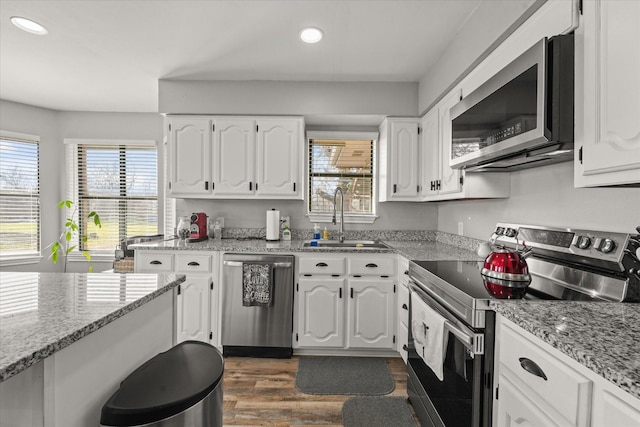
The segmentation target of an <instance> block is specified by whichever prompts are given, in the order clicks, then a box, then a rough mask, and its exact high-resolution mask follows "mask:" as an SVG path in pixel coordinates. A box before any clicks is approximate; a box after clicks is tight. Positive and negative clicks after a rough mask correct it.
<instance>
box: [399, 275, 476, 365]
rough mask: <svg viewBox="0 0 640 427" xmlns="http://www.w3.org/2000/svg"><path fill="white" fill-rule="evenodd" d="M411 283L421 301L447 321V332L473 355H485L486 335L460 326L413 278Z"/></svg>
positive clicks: (445, 326)
mask: <svg viewBox="0 0 640 427" xmlns="http://www.w3.org/2000/svg"><path fill="white" fill-rule="evenodd" d="M409 282H410V283H411V282H412V283H411V286H410V289H411V290H412V291H413V292H415V293H417V294H418V295H419V296H420V299H422V301H424V302H425V303H426V304H427V305H428V306H429V307H431V308H432V309H433V310H435V311H436V312H438V313H439V314H440V315H441V316H442V317H444V318H445V319H446V320H447V321H446V322H445V324H444V328H445V330H446V331H448V332H451V333H452V334H453V335H454V336H455V337H456V338H458V339H459V340H460V341H461V342H462V343H463V344H464V346H465V347H466V348H467V349H468V350H469V351H470V352H471V354H473V355H481V354H484V334H482V333H476V332H473V331H472V330H471V329H469V328H467V327H465V326H462V325H460V324H459V323H460V322H459V321H458V320H457V319H455V318H454V317H453V315H452V314H449V313H445V312H444V311H443V309H442V308H440V307H439V304H438V301H437V300H436V299H435V298H433V297H432V296H431V295H429V294H428V293H427V292H426V291H425V290H424V289H422V288H421V287H420V286H419V285H418V284H417V283H416V281H415V280H414V279H413V278H411V279H409Z"/></svg>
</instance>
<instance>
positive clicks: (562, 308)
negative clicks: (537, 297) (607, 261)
mask: <svg viewBox="0 0 640 427" xmlns="http://www.w3.org/2000/svg"><path fill="white" fill-rule="evenodd" d="M491 308H492V309H494V310H495V311H496V312H498V313H499V314H501V315H502V316H504V317H505V318H507V319H509V320H511V321H512V322H514V323H515V324H516V325H518V326H520V327H521V328H523V329H524V330H526V331H528V332H530V333H532V334H533V335H535V336H536V337H538V338H540V339H542V340H543V341H544V342H546V343H548V344H550V345H551V346H553V347H554V348H556V349H558V350H560V351H561V352H562V353H564V354H566V355H567V356H569V357H571V358H573V359H575V360H576V361H577V362H579V363H580V364H582V365H584V366H586V367H587V368H589V369H591V370H592V371H593V372H595V373H596V374H598V375H600V376H602V377H604V378H605V379H607V380H608V381H610V382H612V383H613V384H615V385H617V386H618V387H620V388H621V389H623V390H624V391H626V392H628V393H630V394H631V395H633V396H634V397H636V398H640V304H634V303H607V302H571V301H507V300H503V301H492V302H491Z"/></svg>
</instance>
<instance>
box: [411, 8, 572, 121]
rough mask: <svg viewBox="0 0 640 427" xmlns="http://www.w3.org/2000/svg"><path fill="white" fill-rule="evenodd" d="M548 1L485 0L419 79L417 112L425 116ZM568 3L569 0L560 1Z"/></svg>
mask: <svg viewBox="0 0 640 427" xmlns="http://www.w3.org/2000/svg"><path fill="white" fill-rule="evenodd" d="M545 1H546V0H511V1H504V0H484V1H482V2H480V3H479V5H478V7H477V9H476V10H475V11H474V12H473V14H472V15H471V16H470V17H469V19H467V21H466V22H465V23H464V25H463V26H462V28H460V31H459V32H458V34H457V35H456V37H455V38H454V39H453V41H452V42H451V43H450V44H449V46H447V48H446V49H445V50H444V53H443V54H442V56H441V57H440V58H438V61H437V62H436V63H435V64H434V65H433V66H432V67H431V68H430V69H429V70H428V71H427V72H426V73H425V75H424V76H423V77H422V78H421V79H420V83H419V89H418V90H419V95H418V111H419V113H420V115H422V114H424V113H425V112H426V111H427V109H428V108H429V106H431V105H432V104H433V103H434V102H435V101H437V100H438V99H439V98H440V96H441V95H442V94H444V93H445V92H446V91H447V88H449V87H450V86H452V85H453V84H454V83H456V82H457V81H458V80H459V78H460V76H462V75H463V74H465V73H466V72H467V71H468V70H469V69H470V68H472V67H473V66H475V65H477V63H478V62H479V60H481V59H482V57H483V56H485V55H486V54H487V53H488V52H487V51H488V50H491V49H493V48H494V47H495V46H496V45H497V44H499V43H500V42H501V41H502V40H504V38H505V37H506V36H507V35H508V34H509V33H511V32H512V31H513V30H515V28H517V27H518V26H519V25H520V24H521V23H522V22H523V21H524V20H525V19H526V17H527V16H529V15H531V14H532V13H533V12H534V11H535V10H536V9H538V8H539V7H540V6H541V5H542V4H543V3H544V2H545ZM560 1H569V0H560Z"/></svg>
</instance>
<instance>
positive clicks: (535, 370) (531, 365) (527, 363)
mask: <svg viewBox="0 0 640 427" xmlns="http://www.w3.org/2000/svg"><path fill="white" fill-rule="evenodd" d="M518 360H520V366H522V369H524V370H525V371H527V372H529V373H530V374H531V375H535V376H536V377H540V378H542V379H543V380H545V381H547V376H546V375H545V374H544V371H543V370H542V369H540V366H538V364H537V363H536V362H534V361H533V360H531V359H527V358H526V357H521V358H520V359H518Z"/></svg>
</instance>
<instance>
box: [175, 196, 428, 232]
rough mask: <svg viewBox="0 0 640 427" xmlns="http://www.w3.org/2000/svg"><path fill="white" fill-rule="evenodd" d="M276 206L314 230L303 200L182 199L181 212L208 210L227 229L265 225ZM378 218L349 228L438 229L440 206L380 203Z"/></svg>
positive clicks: (294, 225)
mask: <svg viewBox="0 0 640 427" xmlns="http://www.w3.org/2000/svg"><path fill="white" fill-rule="evenodd" d="M272 208H275V209H278V210H279V211H280V216H290V217H291V229H292V230H310V229H312V228H313V223H311V221H309V219H308V218H307V217H306V213H307V212H306V205H305V202H303V201H283V200H273V201H269V200H215V201H212V200H209V201H207V200H186V199H182V200H180V199H179V200H178V203H177V211H178V215H189V214H191V212H205V213H206V214H207V215H209V216H213V217H218V216H223V217H225V224H224V225H225V227H226V228H264V227H265V217H266V211H267V210H270V209H272ZM377 214H378V216H379V217H378V219H377V220H376V221H375V222H374V223H373V224H349V223H347V224H345V230H435V229H436V227H437V225H438V224H437V220H438V208H437V206H436V205H434V204H429V203H408V202H406V203H399V202H393V203H378V212H377ZM325 226H326V227H327V230H330V231H331V230H337V227H338V226H337V225H332V224H331V223H323V224H321V227H322V228H324V227H325Z"/></svg>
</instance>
